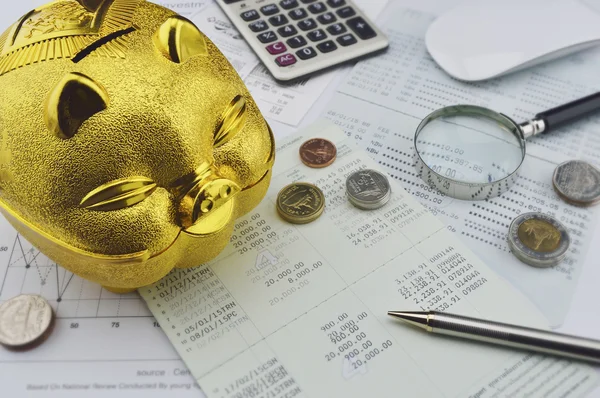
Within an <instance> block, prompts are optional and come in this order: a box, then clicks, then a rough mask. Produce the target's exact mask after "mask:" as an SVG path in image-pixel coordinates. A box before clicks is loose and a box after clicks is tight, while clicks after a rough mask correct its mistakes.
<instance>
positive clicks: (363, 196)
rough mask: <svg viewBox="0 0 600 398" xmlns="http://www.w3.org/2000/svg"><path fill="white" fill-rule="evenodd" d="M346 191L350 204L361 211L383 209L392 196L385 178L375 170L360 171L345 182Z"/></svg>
mask: <svg viewBox="0 0 600 398" xmlns="http://www.w3.org/2000/svg"><path fill="white" fill-rule="evenodd" d="M346 191H347V192H348V199H349V200H350V202H351V203H352V204H353V205H354V206H356V207H358V208H359V209H362V210H376V209H379V208H381V207H383V206H384V205H385V204H386V203H387V202H388V201H389V200H390V197H391V196H392V189H391V187H390V183H389V181H388V179H387V177H386V176H384V175H383V174H381V173H380V172H378V171H375V170H360V171H357V172H355V173H353V174H351V175H350V176H349V177H348V179H347V180H346Z"/></svg>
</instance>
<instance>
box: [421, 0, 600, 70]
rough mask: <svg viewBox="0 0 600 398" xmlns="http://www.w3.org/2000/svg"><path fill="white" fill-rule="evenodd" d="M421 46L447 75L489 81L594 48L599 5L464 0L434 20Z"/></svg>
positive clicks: (599, 34)
mask: <svg viewBox="0 0 600 398" xmlns="http://www.w3.org/2000/svg"><path fill="white" fill-rule="evenodd" d="M425 42H426V45H427V49H428V51H429V53H430V54H431V56H432V57H433V59H434V60H435V61H436V62H437V63H438V64H439V65H440V67H441V68H442V69H444V70H445V71H446V72H447V73H448V74H450V75H451V76H453V77H455V78H457V79H460V80H466V81H479V80H485V79H490V78H493V77H497V76H500V75H503V74H506V73H510V72H514V71H516V70H520V69H523V68H527V67H530V66H533V65H537V64H540V63H542V62H546V61H549V60H552V59H555V58H559V57H563V56H565V55H567V54H571V53H573V52H576V51H581V50H584V49H587V48H589V47H593V46H596V45H599V44H600V1H599V0H502V1H490V0H486V1H482V0H475V1H468V2H466V3H462V4H461V5H459V6H458V7H456V8H454V9H452V10H451V11H449V12H448V13H446V14H444V15H442V16H440V17H439V18H438V19H436V20H435V21H434V22H433V23H432V24H431V26H430V27H429V29H428V31H427V34H426V38H425Z"/></svg>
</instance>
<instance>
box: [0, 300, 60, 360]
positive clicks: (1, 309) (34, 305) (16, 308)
mask: <svg viewBox="0 0 600 398" xmlns="http://www.w3.org/2000/svg"><path fill="white" fill-rule="evenodd" d="M53 326H54V312H53V311H52V307H50V304H48V302H47V301H46V300H45V299H44V298H43V297H40V296H36V295H26V294H24V295H21V296H17V297H15V298H12V299H10V300H8V301H6V302H4V303H2V305H0V344H2V345H3V346H5V347H7V348H9V349H13V350H26V349H30V348H34V347H36V346H38V345H39V344H41V343H43V342H44V341H45V340H46V338H47V337H48V336H49V335H50V333H51V332H52V328H53Z"/></svg>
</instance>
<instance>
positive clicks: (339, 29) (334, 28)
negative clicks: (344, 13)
mask: <svg viewBox="0 0 600 398" xmlns="http://www.w3.org/2000/svg"><path fill="white" fill-rule="evenodd" d="M347 30H348V29H346V27H345V26H344V25H342V24H341V23H334V24H333V25H331V26H329V27H328V28H327V31H328V32H329V33H331V34H332V35H341V34H342V33H346V31H347Z"/></svg>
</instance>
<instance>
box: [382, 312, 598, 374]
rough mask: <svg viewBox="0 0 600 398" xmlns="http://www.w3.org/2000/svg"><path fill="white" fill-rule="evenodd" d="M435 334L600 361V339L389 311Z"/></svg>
mask: <svg viewBox="0 0 600 398" xmlns="http://www.w3.org/2000/svg"><path fill="white" fill-rule="evenodd" d="M388 315H391V316H393V317H396V318H399V319H402V320H403V321H405V322H408V323H410V324H412V325H415V326H418V327H420V328H422V329H425V330H427V331H428V332H432V333H439V334H445V335H450V336H455V337H462V338H466V339H471V340H479V341H484V342H487V343H492V344H500V345H505V346H509V347H515V348H521V349H524V350H528V351H536V352H541V353H544V354H552V355H558V356H561V357H567V358H572V359H578V360H583V361H588V362H595V363H600V341H599V340H592V339H586V338H582V337H576V336H570V335H567V334H560V333H554V332H550V331H546V330H539V329H532V328H526V327H522V326H516V325H509V324H506V323H499V322H491V321H487V320H482V319H476V318H469V317H466V316H461V315H452V314H446V313H441V312H435V311H429V312H411V311H389V312H388Z"/></svg>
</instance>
